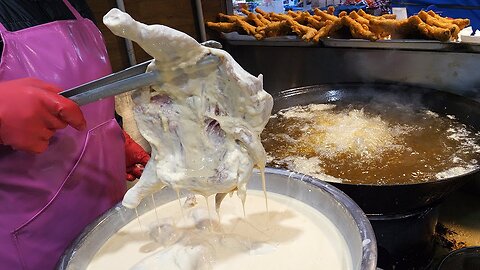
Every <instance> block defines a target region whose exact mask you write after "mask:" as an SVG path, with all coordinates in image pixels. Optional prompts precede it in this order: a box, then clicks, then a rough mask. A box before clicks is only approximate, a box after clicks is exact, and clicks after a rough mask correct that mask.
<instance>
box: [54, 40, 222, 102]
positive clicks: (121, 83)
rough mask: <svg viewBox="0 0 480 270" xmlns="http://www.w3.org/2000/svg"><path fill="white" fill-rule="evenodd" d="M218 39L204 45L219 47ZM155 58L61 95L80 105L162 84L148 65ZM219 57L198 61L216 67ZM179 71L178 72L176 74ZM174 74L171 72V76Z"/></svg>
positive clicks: (202, 64) (202, 66)
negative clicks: (148, 69) (148, 68)
mask: <svg viewBox="0 0 480 270" xmlns="http://www.w3.org/2000/svg"><path fill="white" fill-rule="evenodd" d="M217 43H218V42H216V41H207V42H205V43H202V45H204V46H207V47H218V46H220V47H221V45H219V44H220V43H218V44H217ZM152 61H153V60H149V61H146V62H143V63H141V64H138V65H135V66H132V67H129V68H127V69H125V70H122V71H119V72H116V73H113V74H111V75H108V76H105V77H103V78H100V79H97V80H94V81H91V82H89V83H86V84H83V85H80V86H77V87H74V88H71V89H68V90H65V91H63V92H60V95H62V96H64V97H66V98H69V99H71V100H73V101H74V102H75V103H77V104H78V105H79V106H82V105H85V104H88V103H91V102H95V101H98V100H101V99H104V98H107V97H112V96H116V95H119V94H122V93H125V92H128V91H131V90H133V89H136V88H141V87H146V86H152V85H155V84H162V83H163V82H164V78H163V76H162V74H161V73H160V72H158V71H149V72H145V71H146V70H147V66H148V65H149V64H150V63H151V62H152ZM218 63H219V58H218V57H217V56H215V55H213V54H208V55H206V56H205V57H203V58H202V59H201V60H200V61H198V62H197V65H199V66H201V68H202V69H206V68H209V67H214V66H215V67H216V66H217V65H218ZM183 72H184V70H183V69H177V70H176V71H174V74H173V76H174V77H175V75H181V74H183ZM175 73H177V74H175ZM171 76H172V74H169V77H170V78H171Z"/></svg>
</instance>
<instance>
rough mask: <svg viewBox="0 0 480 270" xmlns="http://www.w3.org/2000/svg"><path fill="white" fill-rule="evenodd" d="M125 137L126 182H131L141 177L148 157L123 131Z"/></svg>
mask: <svg viewBox="0 0 480 270" xmlns="http://www.w3.org/2000/svg"><path fill="white" fill-rule="evenodd" d="M123 135H124V136H125V163H126V166H127V180H128V181H133V180H135V179H137V178H140V176H142V172H143V169H144V168H145V165H147V162H148V160H149V159H150V155H149V154H148V153H147V152H145V150H143V148H142V147H141V146H140V145H139V144H138V143H136V142H135V141H134V140H133V139H132V138H131V137H130V135H128V134H127V133H126V132H125V131H123Z"/></svg>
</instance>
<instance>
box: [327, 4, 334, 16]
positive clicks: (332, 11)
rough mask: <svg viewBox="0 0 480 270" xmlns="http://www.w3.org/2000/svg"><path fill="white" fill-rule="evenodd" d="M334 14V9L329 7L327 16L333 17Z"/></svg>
mask: <svg viewBox="0 0 480 270" xmlns="http://www.w3.org/2000/svg"><path fill="white" fill-rule="evenodd" d="M334 12H335V7H333V6H329V7H328V8H327V13H328V14H330V15H333V13H334Z"/></svg>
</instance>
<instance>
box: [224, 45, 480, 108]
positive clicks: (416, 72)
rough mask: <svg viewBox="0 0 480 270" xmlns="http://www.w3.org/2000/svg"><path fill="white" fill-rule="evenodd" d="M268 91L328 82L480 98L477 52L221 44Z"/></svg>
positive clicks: (479, 56) (273, 91) (478, 55)
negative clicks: (421, 89) (392, 85)
mask: <svg viewBox="0 0 480 270" xmlns="http://www.w3.org/2000/svg"><path fill="white" fill-rule="evenodd" d="M224 47H225V49H226V50H227V51H228V52H229V53H230V54H232V56H233V57H234V58H235V60H236V61H237V62H238V63H239V64H240V65H241V66H242V67H243V68H244V69H246V70H247V71H249V72H250V73H252V74H254V75H258V74H263V75H264V77H263V78H264V88H265V90H267V91H268V92H270V93H276V92H278V91H281V90H285V89H289V88H294V87H300V86H307V85H315V84H326V83H358V82H366V83H376V82H385V83H403V84H413V85H419V86H423V87H427V88H434V89H439V90H444V91H449V92H453V93H456V94H460V95H464V96H467V97H472V98H477V99H479V98H480V75H478V71H479V70H480V54H478V53H464V52H438V51H417V50H387V49H370V48H369V49H366V48H324V47H296V46H257V45H241V46H240V45H239V46H233V45H231V44H228V42H227V43H226V44H225V46H224Z"/></svg>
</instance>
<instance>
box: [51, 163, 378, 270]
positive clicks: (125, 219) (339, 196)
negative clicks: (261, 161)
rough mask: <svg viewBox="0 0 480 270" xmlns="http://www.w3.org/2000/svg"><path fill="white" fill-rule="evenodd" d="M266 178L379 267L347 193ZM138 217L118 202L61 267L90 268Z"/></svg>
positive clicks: (171, 196)
mask: <svg viewBox="0 0 480 270" xmlns="http://www.w3.org/2000/svg"><path fill="white" fill-rule="evenodd" d="M260 179H261V178H260V175H259V174H258V173H254V175H253V178H252V180H251V181H250V183H249V185H248V188H249V189H254V190H261V189H262V183H261V180H260ZM266 179H267V190H268V191H270V192H274V193H278V194H283V195H286V196H289V197H292V198H295V199H297V200H300V201H302V202H304V203H306V204H308V205H310V206H312V207H314V208H316V209H318V210H319V211H320V212H321V213H323V214H324V215H325V216H326V217H327V218H329V219H330V220H331V221H332V222H333V223H334V224H335V225H336V226H337V228H338V229H339V230H340V232H341V233H342V235H343V237H344V238H345V240H346V241H347V243H348V246H349V249H350V254H351V255H352V260H353V265H354V269H362V270H363V269H365V270H374V269H375V268H376V260H377V248H376V240H375V235H374V234H373V230H372V227H371V225H370V223H369V221H368V219H367V217H366V216H365V214H364V213H363V212H362V210H361V209H360V208H359V207H358V206H357V205H356V204H355V203H354V202H353V201H352V200H351V199H350V198H348V197H347V196H346V195H345V194H344V193H342V192H341V191H339V190H338V189H336V188H334V187H333V186H331V185H329V184H327V183H325V182H320V181H318V180H316V179H313V178H311V177H309V176H306V175H302V174H297V173H291V172H288V171H283V170H276V169H268V168H267V171H266ZM154 196H155V202H156V204H157V205H161V204H164V203H167V202H170V201H174V200H177V195H176V192H175V191H173V190H171V189H168V188H166V189H164V190H162V191H160V192H158V193H156V194H155V195H154ZM181 196H182V197H183V195H181ZM151 209H153V203H152V200H151V199H150V198H149V199H146V200H145V201H144V202H142V203H141V205H140V206H139V207H138V209H137V210H138V212H139V215H142V214H144V213H145V212H147V211H149V210H151ZM135 218H136V214H135V210H133V209H127V208H125V207H123V206H121V204H118V205H117V206H115V207H114V208H112V209H111V210H109V211H108V212H107V213H105V214H104V215H103V216H102V217H100V218H99V219H98V220H96V221H95V222H93V223H92V224H91V225H89V226H88V227H87V228H86V229H85V230H84V232H83V233H82V234H81V235H80V236H79V238H77V240H76V241H75V242H74V243H73V244H72V246H71V248H70V249H68V250H67V251H66V253H65V254H64V256H63V257H62V258H61V260H60V262H59V264H58V268H57V269H60V270H76V269H86V267H87V266H88V264H89V263H90V261H91V259H92V258H93V257H94V255H95V253H96V252H97V251H98V250H99V249H100V248H101V247H102V245H103V244H104V243H105V242H106V241H107V240H108V239H109V238H110V237H111V236H112V235H113V234H115V232H117V231H118V230H119V229H120V228H122V227H123V226H125V225H126V224H128V223H129V222H130V221H132V220H134V219H135ZM305 248H308V247H305Z"/></svg>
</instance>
